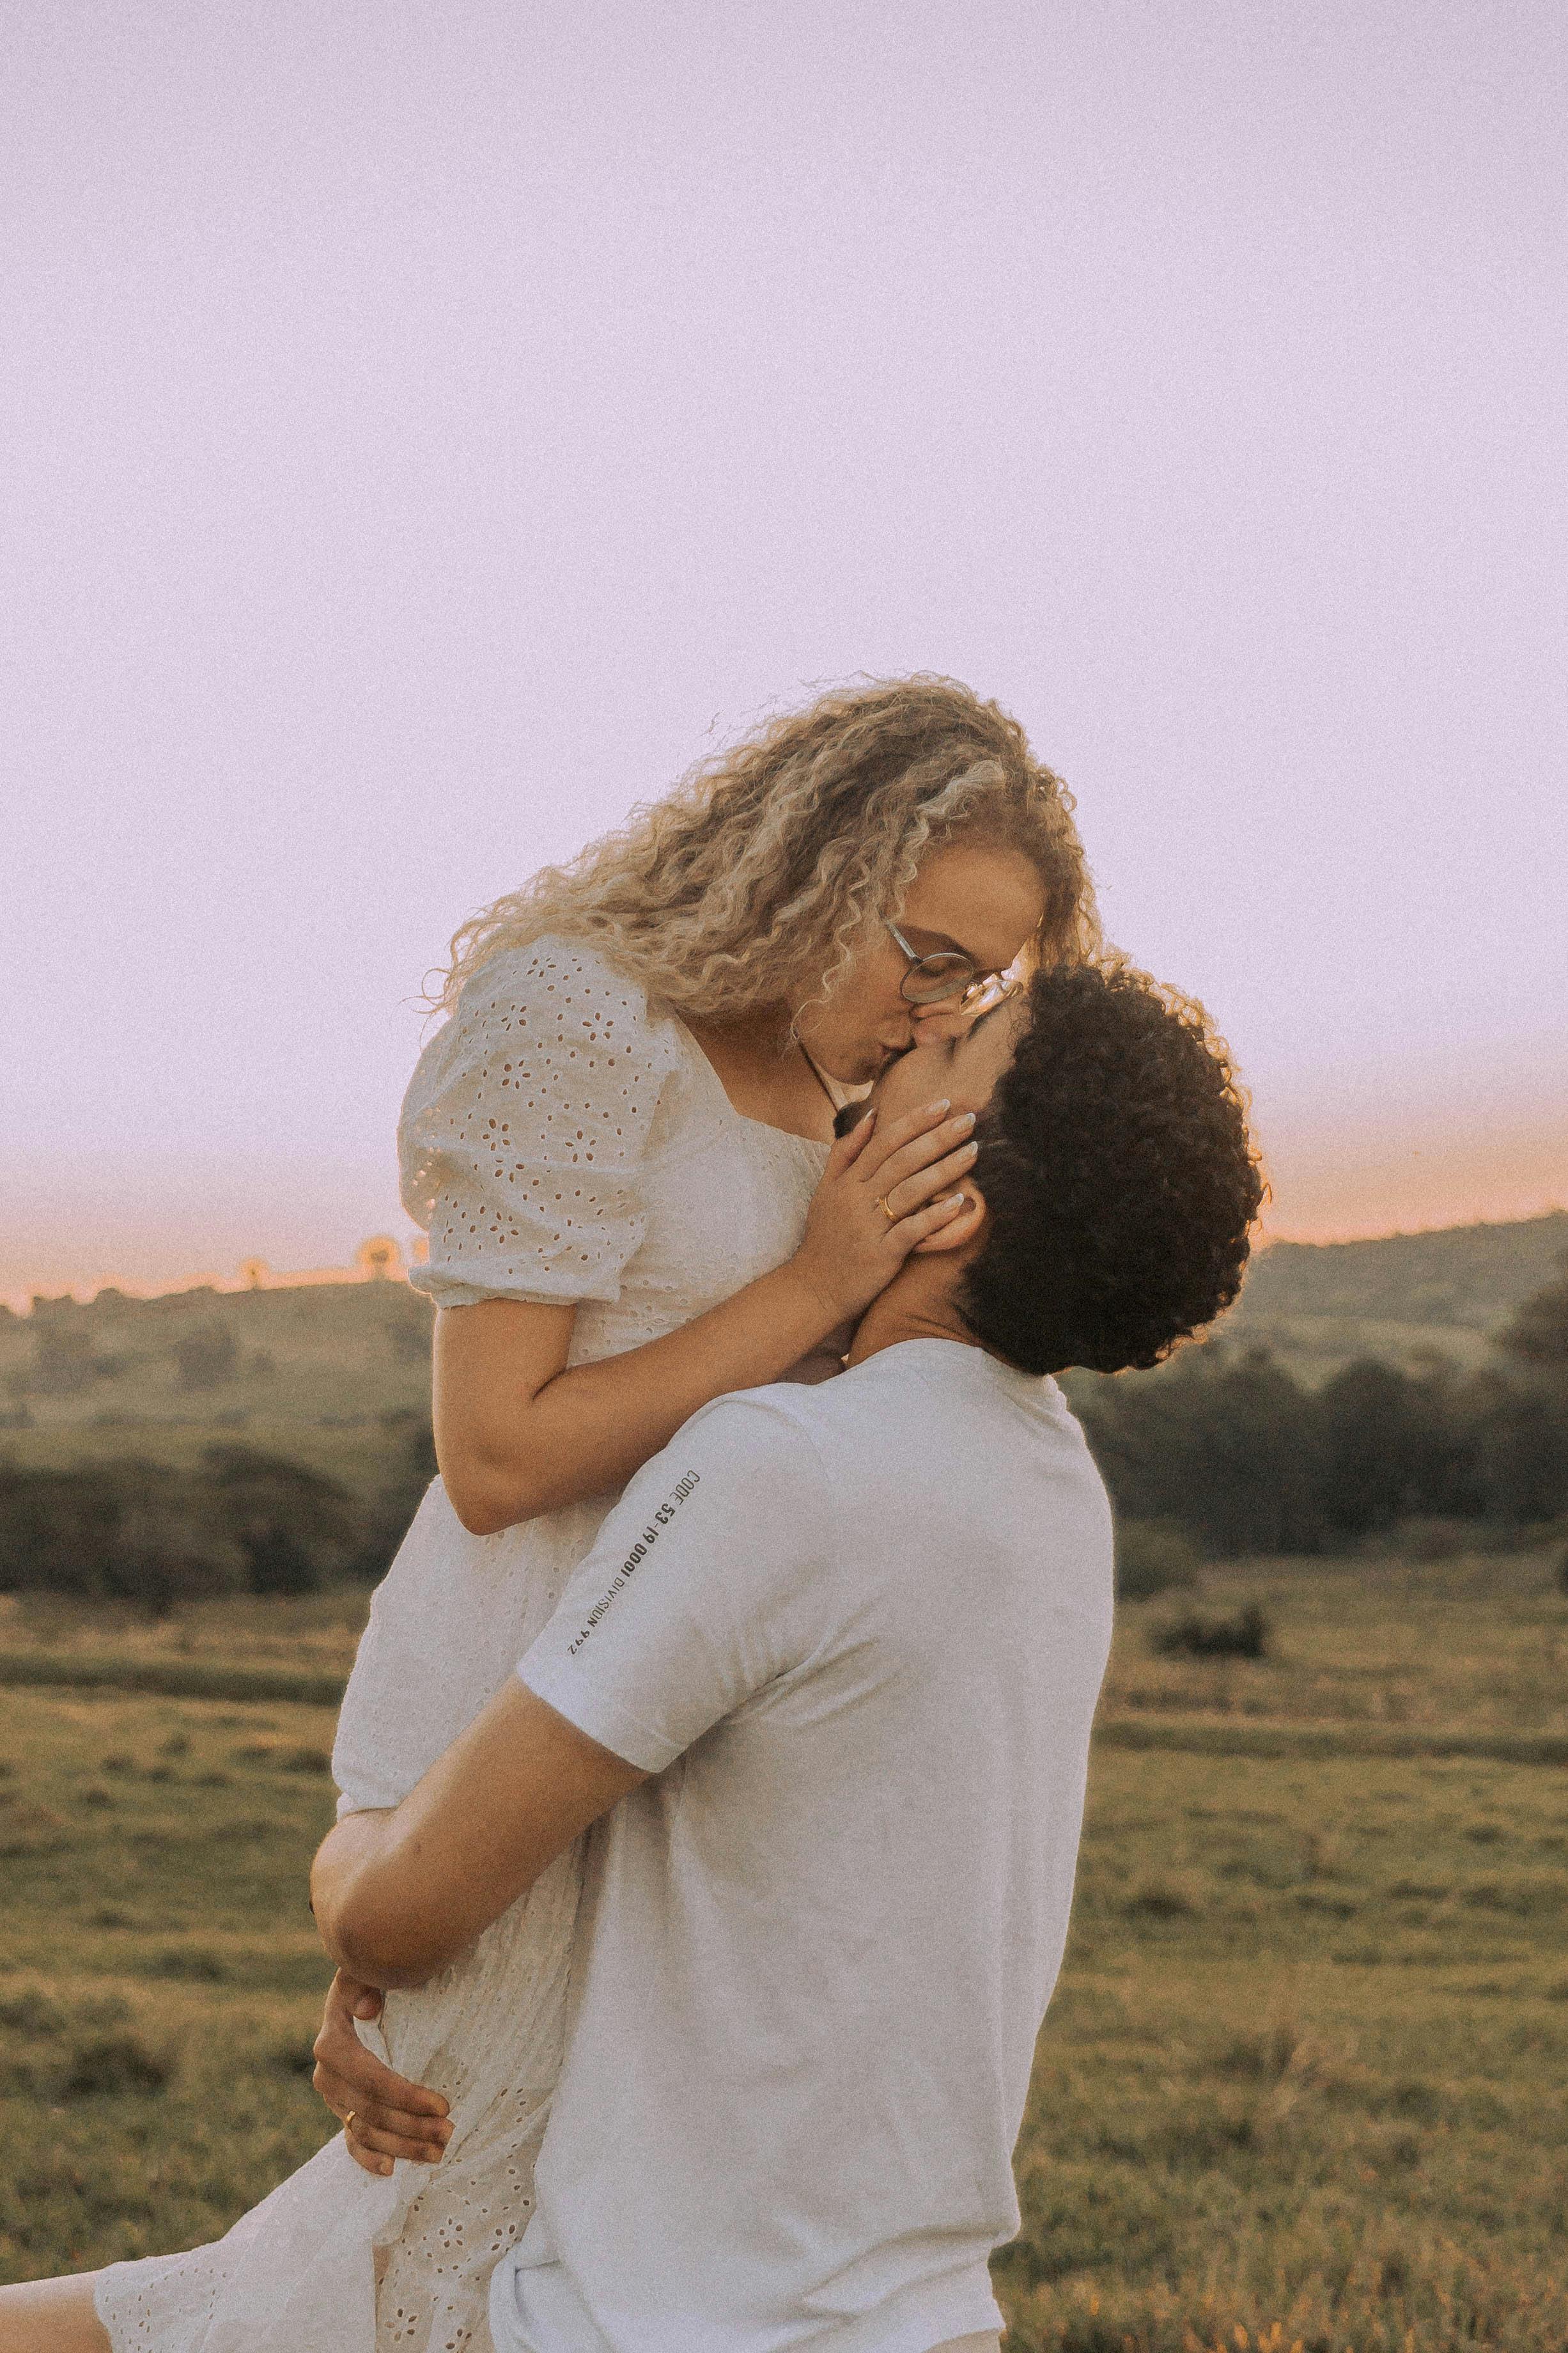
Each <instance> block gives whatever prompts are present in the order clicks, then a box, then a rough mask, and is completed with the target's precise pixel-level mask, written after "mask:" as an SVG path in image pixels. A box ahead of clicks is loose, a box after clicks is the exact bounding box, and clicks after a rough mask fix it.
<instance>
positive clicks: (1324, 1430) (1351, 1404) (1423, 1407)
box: [1312, 1356, 1479, 1536]
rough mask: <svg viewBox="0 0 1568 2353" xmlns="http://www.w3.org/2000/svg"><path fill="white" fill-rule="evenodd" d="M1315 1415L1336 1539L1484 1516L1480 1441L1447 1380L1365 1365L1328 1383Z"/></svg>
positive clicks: (1325, 1506)
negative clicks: (1445, 1518) (1414, 1522)
mask: <svg viewBox="0 0 1568 2353" xmlns="http://www.w3.org/2000/svg"><path fill="white" fill-rule="evenodd" d="M1312 1412H1313V1419H1314V1420H1315V1421H1316V1423H1317V1445H1316V1458H1317V1471H1318V1478H1319V1482H1320V1488H1319V1493H1320V1504H1321V1512H1322V1515H1323V1519H1324V1521H1325V1523H1326V1525H1328V1526H1329V1527H1331V1528H1332V1529H1334V1530H1335V1531H1336V1532H1337V1533H1338V1534H1340V1535H1349V1536H1361V1535H1370V1534H1372V1533H1373V1531H1374V1530H1376V1529H1381V1528H1389V1527H1392V1526H1393V1525H1394V1523H1395V1522H1396V1521H1398V1520H1402V1519H1405V1518H1407V1517H1409V1516H1410V1515H1411V1514H1415V1513H1425V1514H1465V1513H1474V1512H1476V1511H1477V1510H1478V1509H1479V1494H1478V1493H1477V1481H1476V1444H1475V1437H1474V1433H1473V1431H1472V1430H1469V1429H1468V1428H1467V1427H1466V1421H1465V1417H1464V1414H1463V1411H1462V1408H1461V1407H1460V1405H1459V1403H1458V1399H1457V1398H1456V1397H1455V1395H1454V1392H1453V1389H1452V1387H1451V1385H1450V1384H1449V1383H1448V1382H1447V1379H1446V1378H1445V1377H1444V1375H1443V1374H1442V1373H1441V1372H1436V1371H1434V1372H1432V1373H1429V1374H1426V1375H1424V1376H1423V1375H1418V1374H1412V1373H1407V1372H1405V1371H1404V1370H1403V1369H1402V1368H1401V1367H1400V1366H1397V1365H1385V1364H1383V1363H1380V1362H1379V1361H1378V1360H1377V1359H1376V1358H1374V1357H1369V1356H1363V1357H1360V1358H1358V1359H1357V1361H1356V1362H1355V1363H1353V1364H1350V1365H1346V1366H1342V1369H1341V1370H1340V1371H1339V1372H1337V1373H1335V1374H1334V1376H1333V1377H1332V1378H1331V1380H1329V1381H1327V1382H1325V1383H1324V1385H1323V1387H1322V1388H1321V1389H1320V1391H1319V1392H1318V1395H1317V1397H1316V1398H1315V1399H1314V1400H1313V1407H1312Z"/></svg>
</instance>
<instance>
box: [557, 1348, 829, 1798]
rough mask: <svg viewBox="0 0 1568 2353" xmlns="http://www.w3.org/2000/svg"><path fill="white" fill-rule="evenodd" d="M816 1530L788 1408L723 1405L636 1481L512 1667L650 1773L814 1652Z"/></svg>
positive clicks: (820, 1488) (818, 1578)
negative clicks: (534, 1638) (552, 1611)
mask: <svg viewBox="0 0 1568 2353" xmlns="http://www.w3.org/2000/svg"><path fill="white" fill-rule="evenodd" d="M828 1525H829V1517H828V1513H827V1509H826V1499H825V1493H824V1480H823V1472H822V1468H821V1463H820V1459H819V1457H818V1455H817V1452H816V1448H815V1447H814V1446H813V1444H812V1443H811V1440H810V1439H809V1438H808V1437H807V1436H806V1435H805V1432H804V1431H803V1430H800V1429H799V1428H798V1427H797V1426H796V1423H795V1419H793V1417H792V1416H791V1414H790V1413H789V1411H788V1410H787V1409H784V1408H783V1407H781V1406H780V1405H777V1404H775V1403H773V1401H771V1400H770V1398H768V1395H767V1393H766V1392H765V1391H755V1392H746V1393H745V1394H743V1395H741V1396H737V1397H729V1398H720V1399H719V1400H718V1402H717V1403H716V1404H714V1405H710V1406H707V1407H705V1408H704V1409H703V1410H702V1411H701V1412H700V1414H697V1415H694V1416H693V1418H692V1419H691V1420H690V1421H689V1422H688V1423H687V1425H686V1427H685V1428H684V1430H681V1431H680V1432H679V1435H678V1436H677V1437H676V1438H675V1439H674V1440H672V1441H671V1443H670V1444H669V1445H668V1446H667V1447H666V1448H665V1450H664V1451H663V1453H662V1454H657V1455H655V1457H654V1459H653V1461H651V1462H649V1463H647V1465H646V1466H645V1467H644V1469H643V1470H642V1471H640V1472H638V1473H637V1477H636V1479H634V1480H633V1482H632V1483H631V1485H630V1486H629V1487H628V1488H627V1490H626V1494H625V1495H624V1496H623V1497H622V1499H621V1502H620V1503H619V1504H617V1506H616V1509H615V1510H614V1511H613V1512H612V1513H611V1514H610V1516H609V1518H608V1519H607V1520H606V1521H605V1525H604V1526H603V1527H602V1529H601V1530H600V1532H599V1537H598V1541H597V1542H596V1543H595V1546H594V1549H593V1550H592V1552H590V1553H589V1555H588V1556H587V1558H586V1559H585V1560H584V1562H583V1563H582V1565H581V1566H580V1567H579V1568H578V1569H577V1571H576V1574H575V1575H574V1577H573V1579H572V1582H571V1584H570V1585H569V1586H568V1587H567V1588H566V1591H565V1594H564V1595H563V1599H562V1600H561V1603H560V1606H559V1607H558V1608H557V1609H556V1611H555V1614H554V1616H553V1617H552V1619H551V1620H550V1623H549V1624H548V1625H547V1626H546V1627H545V1629H544V1630H543V1632H542V1634H541V1635H540V1636H539V1639H538V1640H537V1641H536V1642H535V1643H534V1644H533V1646H532V1648H531V1650H530V1651H528V1653H527V1654H526V1656H525V1657H524V1658H523V1659H522V1660H521V1662H520V1664H519V1667H518V1672H519V1674H520V1675H521V1678H522V1680H523V1682H524V1683H526V1684H527V1686H528V1688H529V1690H530V1691H531V1692H533V1693H535V1694H537V1696H538V1697H539V1698H540V1699H542V1700H546V1701H548V1703H549V1704H550V1705H551V1706H552V1707H553V1708H554V1709H556V1710H557V1711H558V1713H559V1714H561V1715H563V1716H565V1717H566V1718H567V1720H568V1721H569V1722H570V1723H572V1724H574V1725H576V1726H577V1728H578V1729H579V1731H581V1732H585V1733H586V1734H587V1735H588V1736H589V1738H590V1739H591V1740H596V1741H598V1742H599V1744H600V1746H602V1747H605V1748H608V1749H610V1750H611V1751H612V1752H613V1753H614V1754H615V1755H616V1756H617V1757H624V1758H625V1759H626V1763H627V1764H629V1765H636V1766H638V1767H640V1768H641V1769H642V1770H643V1771H644V1772H647V1773H658V1772H662V1771H663V1769H664V1767H666V1766H667V1765H669V1764H671V1763H673V1761H674V1759H675V1758H676V1757H679V1755H680V1753H681V1751H682V1750H683V1749H685V1748H688V1747H689V1746H690V1745H691V1743H692V1742H693V1741H694V1740H696V1739H698V1738H699V1737H700V1736H701V1735H702V1734H703V1733H704V1732H707V1731H708V1730H710V1727H711V1726H712V1725H715V1724H717V1723H718V1722H719V1721H720V1719H721V1717H723V1716H727V1715H733V1714H734V1712H735V1711H736V1710H737V1709H738V1708H740V1707H742V1706H743V1705H744V1704H745V1703H746V1702H747V1701H748V1700H750V1699H752V1698H753V1697H754V1696H755V1694H757V1693H759V1692H761V1691H762V1690H763V1688H764V1687H765V1686H766V1685H768V1684H769V1683H774V1682H776V1681H777V1679H778V1678H779V1677H780V1676H781V1675H784V1674H787V1673H788V1672H790V1670H791V1669H792V1668H793V1667H795V1666H798V1665H799V1664H801V1662H803V1661H804V1660H805V1659H807V1658H809V1657H810V1656H811V1655H812V1654H813V1652H814V1651H816V1650H817V1649H818V1648H819V1646H820V1644H821V1642H822V1640H823V1637H824V1631H825V1627H826V1614H827V1609H828V1603H827V1597H826V1581H825V1577H824V1571H825V1569H826V1565H827V1558H828V1554H827V1541H828Z"/></svg>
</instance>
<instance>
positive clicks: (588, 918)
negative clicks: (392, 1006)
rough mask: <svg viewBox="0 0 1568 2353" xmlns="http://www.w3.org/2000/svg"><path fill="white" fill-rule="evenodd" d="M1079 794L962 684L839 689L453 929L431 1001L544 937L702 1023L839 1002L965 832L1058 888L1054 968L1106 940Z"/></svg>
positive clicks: (1051, 930) (1052, 921)
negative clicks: (872, 942)
mask: <svg viewBox="0 0 1568 2353" xmlns="http://www.w3.org/2000/svg"><path fill="white" fill-rule="evenodd" d="M1072 808H1073V799H1072V795H1071V794H1070V793H1069V792H1068V789H1067V787H1066V786H1065V785H1064V784H1063V783H1062V781H1061V779H1060V777H1059V776H1054V775H1053V774H1052V772H1051V770H1050V769H1049V768H1047V767H1046V766H1045V765H1043V763H1041V762H1040V761H1038V760H1037V759H1036V758H1035V756H1034V754H1032V753H1031V751H1030V749H1029V745H1028V741H1027V739H1026V736H1025V733H1024V731H1023V729H1022V728H1021V727H1020V726H1019V725H1018V723H1017V722H1016V720H1015V719H1011V718H1009V717H1008V715H1007V713H1006V712H1005V711H1003V710H1002V709H1001V708H1000V707H999V705H998V704H996V703H994V702H983V701H982V700H981V698H980V697H979V696H978V695H977V694H975V693H974V692H973V690H972V689H971V688H969V687H967V686H964V685H962V684H961V683H960V682H959V681H957V680H956V679H949V678H938V677H934V676H928V675H925V674H921V675H919V676H916V677H912V678H901V679H877V680H872V681H869V682H868V683H866V684H854V685H850V686H846V687H841V688H837V689H835V690H833V691H830V692H828V693H826V694H824V695H821V696H819V697H818V699H817V700H816V702H813V703H811V704H810V705H809V706H808V707H807V708H806V709H805V710H804V711H795V712H784V713H783V714H782V715H781V716H779V717H777V718H775V719H773V720H771V721H770V722H769V723H767V724H766V725H765V726H764V727H763V728H762V729H761V730H760V731H759V732H758V733H755V734H752V735H751V736H749V737H747V738H746V739H745V740H744V741H743V742H742V743H740V744H734V745H732V746H731V748H730V749H728V750H727V751H723V752H721V753H718V754H714V755H713V756H712V757H711V758H710V759H707V760H704V761H702V762H701V763H700V765H698V766H697V767H695V768H693V769H692V770H691V771H690V772H689V774H688V775H687V776H685V777H684V778H683V779H682V781H681V782H680V783H679V785H678V786H676V787H675V789H674V790H673V791H672V792H670V793H669V794H668V795H667V796H666V797H665V798H663V799H662V800H658V801H653V802H651V803H645V804H644V805H643V806H641V807H638V808H636V809H634V810H633V811H632V814H631V816H630V817H629V818H627V820H626V824H625V825H624V826H621V827H619V828H617V829H616V831H615V832H613V833H607V834H605V835H603V836H602V837H601V838H600V839H598V840H597V841H592V842H590V843H589V844H588V846H587V848H586V849H584V850H583V851H582V852H581V853H580V854H579V855H578V856H577V857H576V858H575V859H574V860H572V861H571V863H570V864H569V865H566V866H546V867H544V868H542V870H541V871H540V872H539V873H537V874H535V875H534V876H533V877H532V879H531V881H528V882H526V883H525V884H524V885H523V887H522V888H521V890H519V891H512V892H508V893H507V894H506V896H505V897H504V898H500V899H497V900H496V901H495V902H493V904H491V905H490V906H489V907H485V908H482V909H481V910H480V911H479V913H478V914H477V915H473V916H471V917H470V918H469V920H468V922H467V923H464V924H463V925H462V926H461V928H460V929H459V930H458V933H457V934H455V936H454V938H453V941H452V946H451V961H450V963H449V965H447V968H446V970H445V972H444V974H443V975H442V986H441V987H440V989H439V991H438V992H437V994H436V996H435V997H434V998H433V1000H432V1001H433V1003H434V1004H435V1006H436V1007H437V1008H438V1009H440V1010H443V1011H450V1010H451V1009H452V1008H453V1007H454V1006H455V1005H456V1003H457V999H458V993H459V991H460V990H461V989H462V987H464V985H465V984H466V983H467V982H468V979H469V978H471V976H473V974H474V973H475V972H477V971H478V970H479V967H480V966H481V965H485V964H488V963H489V960H490V958H491V957H492V956H496V955H501V954H503V953H504V952H505V951H506V950H508V949H510V948H519V947H526V946H527V945H528V944H530V943H531V941H533V940H536V939H538V938H539V937H540V936H541V935H542V934H545V933H555V934H564V935H566V936H568V937H571V938H574V939H584V940H591V941H593V942H594V943H595V944H596V945H597V946H599V947H600V948H601V949H602V950H603V951H604V953H605V955H606V956H608V957H609V958H610V959H611V961H612V962H613V963H614V964H615V965H616V966H617V967H618V968H619V969H620V970H621V971H622V972H624V973H626V975H627V976H629V977H630V978H633V979H635V980H637V981H638V982H640V983H641V984H642V986H643V987H644V988H646V989H647V992H648V994H649V995H650V996H654V997H660V998H662V999H663V1000H664V1002H665V1003H666V1004H668V1005H669V1006H671V1007H673V1008H677V1009H679V1011H680V1012H682V1013H687V1014H691V1015H694V1016H696V1017H697V1018H708V1019H719V1020H722V1019H725V1018H731V1019H732V1018H739V1017H740V1016H742V1015H743V1014H746V1013H749V1012H752V1011H754V1010H756V1009H757V1008H761V1007H763V1006H770V1005H775V1004H789V1005H790V1006H791V1007H792V1008H795V1009H796V1010H798V1008H799V1005H800V1003H801V1002H804V1001H805V998H803V997H802V996H801V992H802V990H803V989H804V990H805V993H806V997H816V998H818V999H820V998H823V997H826V996H828V995H829V994H830V992H831V990H832V988H833V986H834V983H835V981H836V980H837V977H838V976H839V975H840V974H841V973H842V971H843V970H844V967H845V966H846V965H847V963H848V962H849V960H850V957H851V955H853V953H854V949H855V944H856V942H857V939H858V937H859V936H860V935H862V934H864V933H865V932H866V931H867V930H868V929H869V928H870V927H871V926H873V925H874V924H876V923H879V921H881V920H882V919H884V918H891V919H892V920H893V921H895V922H896V921H897V919H898V915H899V912H900V908H901V906H902V904H903V901H904V894H905V893H906V892H907V891H908V890H909V887H910V883H911V882H912V881H913V880H914V877H915V872H916V870H917V868H918V867H919V865H920V862H921V859H922V857H923V856H924V855H925V854H926V852H927V851H928V850H929V849H933V848H935V847H938V846H940V845H942V844H943V843H946V842H949V841H951V840H952V839H953V838H954V836H955V835H958V834H960V833H962V834H963V837H964V839H966V840H969V841H980V842H984V843H986V844H995V845H997V846H998V847H1006V848H1009V849H1018V850H1021V851H1023V853H1024V854H1025V855H1026V857H1027V858H1029V859H1030V860H1032V861H1033V863H1034V865H1035V868H1036V870H1037V872H1038V874H1039V876H1040V879H1041V881H1043V882H1044V884H1045V886H1046V910H1045V915H1044V918H1043V920H1042V922H1041V925H1040V930H1039V934H1038V936H1037V941H1036V943H1035V952H1036V955H1037V958H1038V960H1039V962H1040V963H1041V964H1043V965H1062V964H1067V963H1071V962H1076V961H1078V960H1079V959H1081V958H1084V957H1087V956H1089V955H1092V954H1093V953H1094V951H1095V949H1096V948H1097V946H1098V944H1099V938H1100V934H1099V927H1098V923H1097V921H1096V917H1095V912H1094V896H1093V886H1092V884H1091V882H1090V880H1089V871H1088V868H1087V866H1086V865H1085V863H1084V856H1083V849H1082V847H1081V845H1080V843H1079V838H1078V831H1077V828H1076V827H1075V826H1074V824H1073V820H1072Z"/></svg>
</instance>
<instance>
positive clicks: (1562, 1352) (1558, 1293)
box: [1497, 1271, 1568, 1379]
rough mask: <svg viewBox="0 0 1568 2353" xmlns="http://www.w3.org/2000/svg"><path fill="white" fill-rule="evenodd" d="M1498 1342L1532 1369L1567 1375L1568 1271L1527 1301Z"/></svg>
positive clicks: (1520, 1363)
mask: <svg viewBox="0 0 1568 2353" xmlns="http://www.w3.org/2000/svg"><path fill="white" fill-rule="evenodd" d="M1497 1345H1498V1346H1499V1348H1500V1350H1501V1351H1502V1353H1503V1355H1504V1356H1507V1357H1510V1358H1511V1360H1512V1361H1513V1362H1514V1363H1515V1364H1517V1365H1520V1366H1524V1367H1525V1368H1526V1369H1528V1370H1529V1371H1531V1372H1534V1373H1543V1374H1545V1375H1547V1376H1548V1377H1551V1378H1563V1379H1568V1271H1565V1272H1564V1273H1563V1274H1562V1275H1561V1276H1560V1277H1559V1278H1558V1280H1557V1281H1556V1282H1549V1283H1547V1284H1546V1286H1545V1287H1544V1289H1543V1290H1541V1291H1538V1292H1537V1293H1535V1295H1534V1297H1533V1298H1531V1299H1527V1300H1526V1301H1525V1303H1524V1305H1523V1306H1522V1307H1521V1309H1520V1310H1519V1312H1518V1314H1516V1315H1515V1316H1514V1317H1513V1320H1512V1321H1511V1323H1510V1324H1508V1325H1507V1326H1506V1327H1505V1328H1504V1330H1503V1331H1502V1332H1500V1334H1499V1335H1498V1341H1497Z"/></svg>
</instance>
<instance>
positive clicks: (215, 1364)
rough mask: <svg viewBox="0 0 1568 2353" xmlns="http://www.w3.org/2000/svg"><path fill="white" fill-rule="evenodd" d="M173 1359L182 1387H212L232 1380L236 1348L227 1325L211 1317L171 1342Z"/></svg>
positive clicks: (235, 1361) (235, 1370) (235, 1363)
mask: <svg viewBox="0 0 1568 2353" xmlns="http://www.w3.org/2000/svg"><path fill="white" fill-rule="evenodd" d="M174 1363H175V1365H176V1366H177V1367H178V1369H179V1377H180V1387H181V1388H183V1389H214V1388H218V1387H219V1386H220V1384H221V1383H222V1382H224V1381H231V1380H233V1378H234V1377H235V1374H236V1372H237V1370H238V1367H239V1349H238V1346H237V1343H236V1340H235V1336H234V1334H233V1333H232V1332H231V1331H230V1329H229V1327H228V1325H227V1324H220V1323H218V1322H216V1320H214V1321H211V1322H208V1323H205V1324H197V1325H196V1327H195V1331H192V1332H184V1333H182V1334H181V1335H180V1337H179V1338H178V1339H177V1340H176V1341H175V1343H174Z"/></svg>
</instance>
